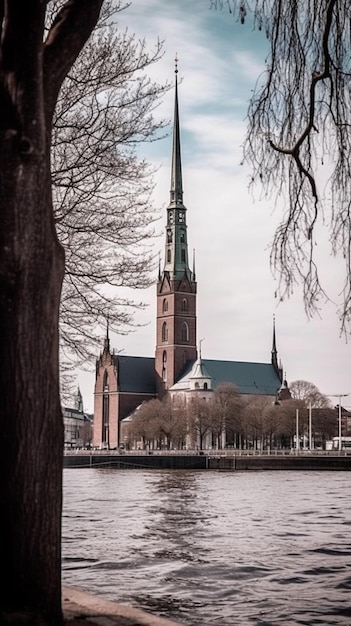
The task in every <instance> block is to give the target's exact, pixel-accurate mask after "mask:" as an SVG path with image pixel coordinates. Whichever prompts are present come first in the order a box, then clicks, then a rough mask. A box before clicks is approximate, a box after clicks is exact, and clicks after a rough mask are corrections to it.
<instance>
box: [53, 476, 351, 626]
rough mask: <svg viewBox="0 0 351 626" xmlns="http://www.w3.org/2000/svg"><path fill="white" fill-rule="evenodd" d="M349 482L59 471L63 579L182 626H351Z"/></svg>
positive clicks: (339, 478)
mask: <svg viewBox="0 0 351 626" xmlns="http://www.w3.org/2000/svg"><path fill="white" fill-rule="evenodd" d="M350 478H351V476H350V474H349V473H348V472H302V471H300V472H293V471H292V472H282V471H280V472H228V473H226V472H210V471H204V472H194V471H174V470H173V471H158V470H151V471H139V470H135V471H133V470H101V469H86V470H85V469H65V470H64V513H63V582H64V583H65V584H71V585H73V586H76V587H81V588H83V589H86V590H88V591H90V592H92V593H97V594H99V595H104V596H105V597H106V598H107V599H112V600H116V601H118V602H123V603H127V604H130V605H132V606H136V607H139V608H141V609H143V610H146V611H151V612H154V613H156V614H159V615H163V616H166V617H169V618H171V619H174V620H176V621H178V622H180V623H182V624H185V625H189V626H200V625H201V626H209V625H211V626H212V625H216V626H234V625H235V626H246V625H256V626H269V625H271V624H279V625H280V626H281V625H284V626H289V625H296V624H308V625H312V624H313V625H323V626H324V625H328V624H342V625H347V626H350V625H351V596H350V591H351V570H350V565H351V498H350V495H351V488H350Z"/></svg>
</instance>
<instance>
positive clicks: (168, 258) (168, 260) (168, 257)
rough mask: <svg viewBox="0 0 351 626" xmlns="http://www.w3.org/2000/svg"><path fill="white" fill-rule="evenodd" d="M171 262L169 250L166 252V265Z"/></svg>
mask: <svg viewBox="0 0 351 626" xmlns="http://www.w3.org/2000/svg"><path fill="white" fill-rule="evenodd" d="M171 260H172V252H171V250H170V249H168V250H167V263H170V262H171Z"/></svg>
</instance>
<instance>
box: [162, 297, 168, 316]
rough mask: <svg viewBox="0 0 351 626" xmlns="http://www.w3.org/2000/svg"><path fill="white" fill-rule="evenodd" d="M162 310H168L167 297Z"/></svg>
mask: <svg viewBox="0 0 351 626" xmlns="http://www.w3.org/2000/svg"><path fill="white" fill-rule="evenodd" d="M162 311H163V313H165V312H166V311H168V300H167V298H165V299H164V300H163V302H162Z"/></svg>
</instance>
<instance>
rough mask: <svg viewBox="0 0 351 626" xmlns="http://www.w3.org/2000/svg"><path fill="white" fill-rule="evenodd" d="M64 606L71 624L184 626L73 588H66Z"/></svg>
mask: <svg viewBox="0 0 351 626" xmlns="http://www.w3.org/2000/svg"><path fill="white" fill-rule="evenodd" d="M62 606H63V613H64V623H65V625H67V626H181V625H180V624H179V622H178V623H176V622H173V621H171V620H169V619H166V618H164V617H158V616H156V615H152V614H151V613H146V612H144V611H141V610H140V609H135V608H133V607H130V606H128V605H125V604H118V603H117V602H111V601H110V600H105V599H104V598H101V597H99V596H94V595H91V594H89V593H86V592H85V591H81V590H80V589H75V588H73V587H66V586H64V587H62Z"/></svg>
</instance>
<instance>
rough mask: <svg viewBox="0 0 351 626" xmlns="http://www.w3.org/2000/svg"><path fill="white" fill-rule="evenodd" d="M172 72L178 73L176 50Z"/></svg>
mask: <svg viewBox="0 0 351 626" xmlns="http://www.w3.org/2000/svg"><path fill="white" fill-rule="evenodd" d="M174 73H175V74H178V54H177V52H176V55H175V59H174Z"/></svg>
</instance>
